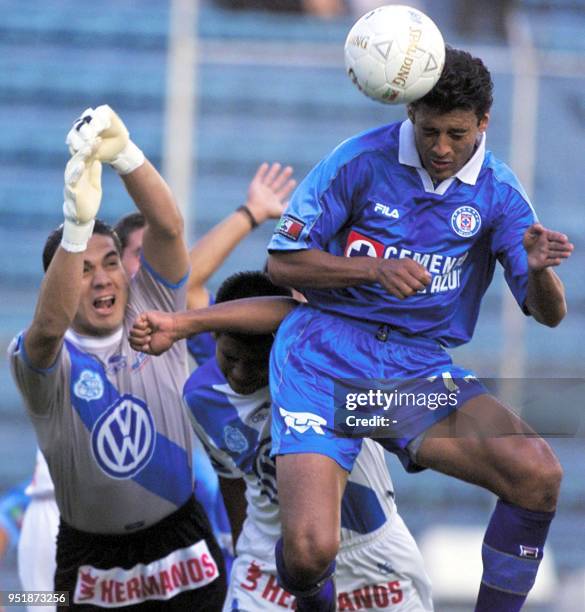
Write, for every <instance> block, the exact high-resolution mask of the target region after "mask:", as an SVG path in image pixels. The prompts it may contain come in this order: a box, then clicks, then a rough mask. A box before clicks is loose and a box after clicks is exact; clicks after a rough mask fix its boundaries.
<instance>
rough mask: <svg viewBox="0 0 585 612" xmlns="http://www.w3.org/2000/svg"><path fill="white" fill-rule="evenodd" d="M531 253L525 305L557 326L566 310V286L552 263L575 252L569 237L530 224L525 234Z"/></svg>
mask: <svg viewBox="0 0 585 612" xmlns="http://www.w3.org/2000/svg"><path fill="white" fill-rule="evenodd" d="M523 244H524V248H525V250H526V253H527V255H528V268H529V274H528V288H527V296H526V307H527V308H528V311H529V312H530V314H531V315H532V316H533V317H534V318H535V319H536V320H537V321H538V322H539V323H542V324H543V325H547V326H549V327H555V326H556V325H558V324H559V323H560V322H561V321H562V320H563V318H564V317H565V315H566V313H567V304H566V301H565V289H564V286H563V283H562V282H561V279H560V278H559V277H558V276H557V275H556V273H555V272H554V270H552V268H553V267H555V266H558V265H560V264H561V263H562V262H563V261H564V260H565V259H567V258H568V257H570V255H571V253H572V252H573V249H574V247H573V245H572V244H571V243H570V242H569V239H568V237H567V236H566V235H565V234H562V233H560V232H555V231H552V230H549V229H547V228H545V227H543V226H542V225H541V224H540V223H535V224H533V225H531V226H530V227H529V228H528V229H527V230H526V232H525V234H524V241H523Z"/></svg>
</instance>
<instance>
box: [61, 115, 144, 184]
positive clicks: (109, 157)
mask: <svg viewBox="0 0 585 612" xmlns="http://www.w3.org/2000/svg"><path fill="white" fill-rule="evenodd" d="M65 142H66V143H67V145H68V146H69V151H70V153H71V154H72V155H74V154H75V153H78V152H79V153H85V155H93V156H94V157H95V159H98V160H99V161H101V162H105V163H107V164H110V165H111V166H112V167H113V168H114V169H115V170H116V172H117V173H118V174H120V175H124V174H129V173H130V172H132V171H133V170H136V168H138V167H139V166H141V165H142V164H143V163H144V153H143V152H142V151H141V150H140V149H139V148H138V147H137V146H136V145H135V144H134V143H133V142H132V141H131V140H130V135H129V134H128V130H127V129H126V126H125V125H124V123H123V122H122V120H121V119H120V117H118V115H117V114H116V113H115V112H114V111H113V110H112V109H111V108H110V107H109V106H108V105H107V104H103V105H102V106H98V107H97V108H95V109H93V108H87V109H86V110H84V111H83V113H81V116H80V117H79V119H77V120H76V121H75V123H74V124H73V127H72V128H71V130H69V133H68V134H67V139H66V141H65Z"/></svg>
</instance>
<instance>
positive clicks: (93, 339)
mask: <svg viewBox="0 0 585 612" xmlns="http://www.w3.org/2000/svg"><path fill="white" fill-rule="evenodd" d="M123 334H124V329H123V327H120V329H118V330H116V331H115V332H114V333H112V334H110V335H109V336H99V337H98V336H82V335H81V334H78V333H77V332H75V331H73V330H72V329H71V328H69V329H68V330H67V331H66V332H65V339H66V340H69V341H70V342H73V344H75V346H77V347H78V348H80V349H82V350H96V349H97V350H106V349H109V348H110V347H112V346H116V345H118V344H120V341H121V340H122V336H123Z"/></svg>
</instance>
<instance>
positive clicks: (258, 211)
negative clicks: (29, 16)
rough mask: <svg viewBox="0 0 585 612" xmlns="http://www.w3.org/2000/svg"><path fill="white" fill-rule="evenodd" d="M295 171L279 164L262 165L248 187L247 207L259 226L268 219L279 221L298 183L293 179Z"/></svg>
mask: <svg viewBox="0 0 585 612" xmlns="http://www.w3.org/2000/svg"><path fill="white" fill-rule="evenodd" d="M292 173H293V169H292V168H291V167H290V166H286V167H285V168H282V166H281V165H280V164H279V163H274V164H272V165H270V166H269V165H268V164H267V163H266V162H265V163H263V164H261V165H260V167H259V168H258V170H257V171H256V175H255V176H254V178H253V179H252V182H251V183H250V186H249V187H248V200H247V201H246V206H247V207H248V208H249V209H250V212H251V213H252V214H253V215H254V219H256V222H257V223H258V224H260V223H263V222H264V221H266V220H267V219H278V218H279V217H280V216H281V215H282V213H283V211H284V208H285V206H286V198H287V197H288V196H289V195H290V193H291V191H292V190H293V189H294V188H295V186H296V184H297V182H296V181H295V180H294V179H293V178H291V177H292Z"/></svg>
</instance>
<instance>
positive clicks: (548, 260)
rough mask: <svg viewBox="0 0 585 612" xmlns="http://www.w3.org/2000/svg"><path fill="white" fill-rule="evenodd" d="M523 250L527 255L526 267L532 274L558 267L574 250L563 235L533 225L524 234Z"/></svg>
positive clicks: (538, 224) (538, 225)
mask: <svg viewBox="0 0 585 612" xmlns="http://www.w3.org/2000/svg"><path fill="white" fill-rule="evenodd" d="M523 245H524V249H525V250H526V253H527V255H528V267H529V269H530V270H532V271H534V272H538V271H540V270H544V269H545V268H548V267H550V266H558V265H559V264H561V263H562V262H563V260H565V259H567V258H568V257H569V256H570V255H571V253H572V252H573V249H574V248H575V247H574V246H573V245H572V244H571V243H570V242H569V239H568V238H567V236H566V235H565V234H562V233H560V232H554V231H552V230H549V229H547V228H546V227H544V226H543V225H541V224H540V223H534V224H533V225H531V226H530V227H529V228H528V229H527V230H526V232H525V233H524V240H523Z"/></svg>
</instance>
